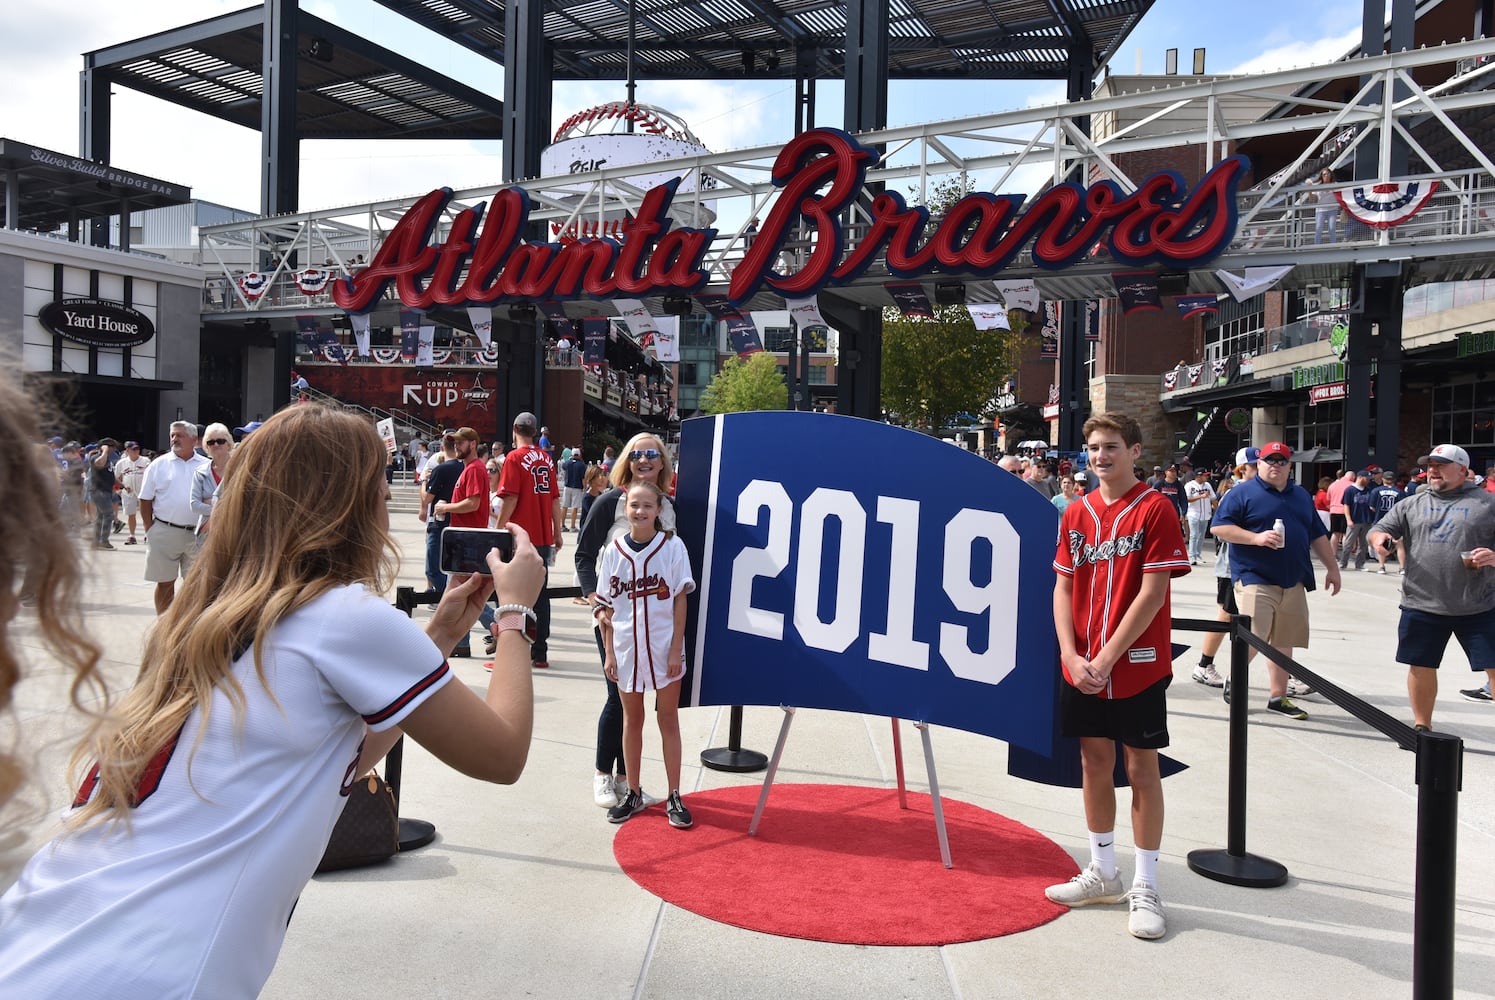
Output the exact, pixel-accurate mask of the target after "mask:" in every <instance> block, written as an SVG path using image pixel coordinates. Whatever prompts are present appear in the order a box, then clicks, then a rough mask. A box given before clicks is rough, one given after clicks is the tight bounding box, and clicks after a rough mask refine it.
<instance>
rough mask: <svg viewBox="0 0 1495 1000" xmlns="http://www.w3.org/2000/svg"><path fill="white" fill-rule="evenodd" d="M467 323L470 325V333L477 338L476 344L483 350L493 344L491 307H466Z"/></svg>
mask: <svg viewBox="0 0 1495 1000" xmlns="http://www.w3.org/2000/svg"><path fill="white" fill-rule="evenodd" d="M467 321H468V322H469V323H471V324H472V332H473V333H474V334H475V335H476V336H477V338H478V343H479V344H481V345H482V346H483V349H484V350H487V349H488V345H489V344H491V343H493V307H492V306H468V307H467Z"/></svg>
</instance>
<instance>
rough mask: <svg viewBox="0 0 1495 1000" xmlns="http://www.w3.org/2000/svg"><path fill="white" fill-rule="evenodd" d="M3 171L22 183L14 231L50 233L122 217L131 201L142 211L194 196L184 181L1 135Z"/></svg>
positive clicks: (9, 223) (0, 167) (0, 164)
mask: <svg viewBox="0 0 1495 1000" xmlns="http://www.w3.org/2000/svg"><path fill="white" fill-rule="evenodd" d="M0 173H3V174H5V175H7V176H13V177H14V178H15V180H16V183H17V185H18V187H17V194H18V198H17V208H16V218H15V219H14V220H9V219H7V220H6V225H7V226H8V227H9V228H11V229H26V230H32V231H35V232H50V231H52V230H54V229H56V228H58V227H59V226H62V225H64V224H65V223H68V222H70V221H73V222H76V221H77V220H78V219H88V218H95V217H101V216H111V215H120V214H122V212H123V211H124V206H126V205H128V207H129V210H130V211H139V210H140V209H146V208H161V207H163V206H166V205H183V204H186V203H187V202H188V201H191V200H192V189H191V188H189V187H186V186H185V185H182V184H173V183H171V182H170V181H163V180H160V179H158V178H155V177H146V176H145V175H143V174H135V173H131V172H129V171H128V170H120V169H119V168H117V167H112V166H110V165H108V164H105V163H93V162H91V161H89V160H85V159H82V158H81V157H77V156H72V155H70V154H68V153H58V152H54V151H52V150H50V149H42V148H41V147H39V146H29V145H27V144H26V143H24V142H17V141H16V140H14V139H4V138H0ZM127 225H128V224H127Z"/></svg>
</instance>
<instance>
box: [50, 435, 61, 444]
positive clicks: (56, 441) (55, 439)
mask: <svg viewBox="0 0 1495 1000" xmlns="http://www.w3.org/2000/svg"><path fill="white" fill-rule="evenodd" d="M47 444H62V438H60V437H58V436H57V435H55V434H54V435H52V436H51V437H49V438H47Z"/></svg>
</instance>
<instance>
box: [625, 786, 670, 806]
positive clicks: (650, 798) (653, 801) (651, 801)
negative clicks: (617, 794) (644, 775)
mask: <svg viewBox="0 0 1495 1000" xmlns="http://www.w3.org/2000/svg"><path fill="white" fill-rule="evenodd" d="M625 784H626V782H625ZM638 794H639V798H641V799H643V800H644V808H645V809H647V808H649V807H650V806H657V805H659V804H660V803H661V802H663V801H664V799H661V798H659V797H658V796H656V795H650V794H649V793H648V792H646V791H644V788H643V786H642V785H640V786H639V790H638Z"/></svg>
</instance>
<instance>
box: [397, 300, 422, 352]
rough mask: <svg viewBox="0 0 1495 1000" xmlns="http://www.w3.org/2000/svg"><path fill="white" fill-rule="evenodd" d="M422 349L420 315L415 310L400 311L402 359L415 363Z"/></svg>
mask: <svg viewBox="0 0 1495 1000" xmlns="http://www.w3.org/2000/svg"><path fill="white" fill-rule="evenodd" d="M419 349H420V313H419V312H418V311H416V310H414V309H401V310H400V357H401V359H403V360H405V361H414V360H415V354H416V352H417V351H418V350H419Z"/></svg>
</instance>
